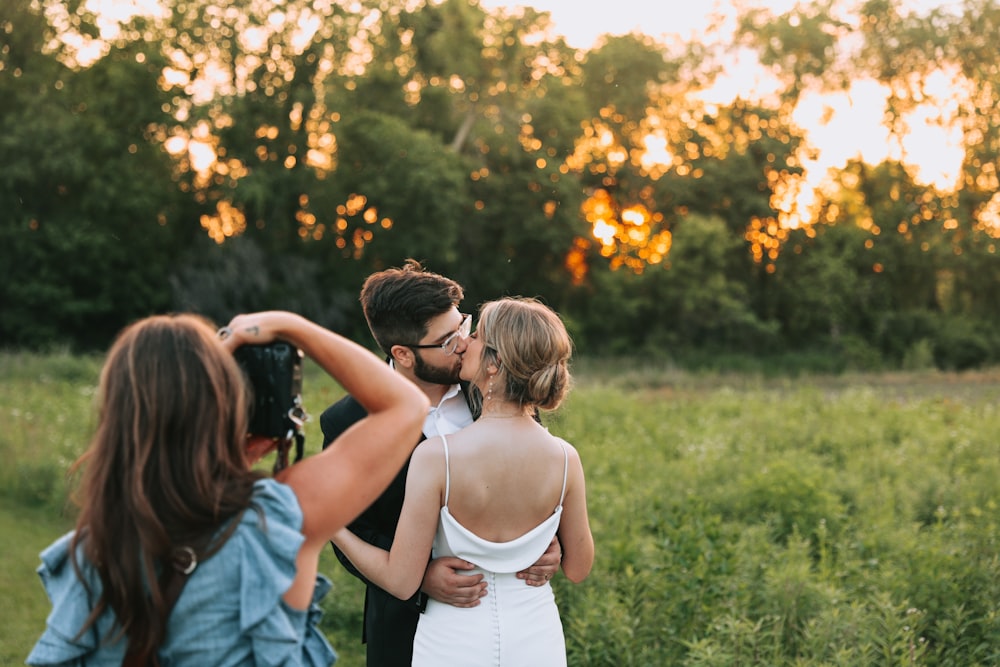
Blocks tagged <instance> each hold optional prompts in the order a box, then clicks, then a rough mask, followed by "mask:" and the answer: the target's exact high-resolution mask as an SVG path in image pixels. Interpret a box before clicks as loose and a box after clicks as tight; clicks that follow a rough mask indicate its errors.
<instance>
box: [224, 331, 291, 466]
mask: <svg viewBox="0 0 1000 667" xmlns="http://www.w3.org/2000/svg"><path fill="white" fill-rule="evenodd" d="M233 356H234V357H235V358H236V362H237V363H238V364H239V365H240V368H241V369H242V370H243V375H244V377H245V378H246V381H247V384H248V386H249V387H250V389H251V392H252V400H251V403H250V424H249V429H248V430H249V435H254V436H260V437H266V438H271V439H273V440H275V441H276V442H277V445H278V460H277V461H276V463H275V471H277V470H279V469H281V468H282V467H284V466H285V465H287V456H288V449H289V447H290V445H291V442H292V441H293V440H295V442H296V455H295V460H296V461H298V460H299V459H301V458H302V455H303V448H304V440H305V438H304V435H303V433H302V425H303V424H304V423H305V421H306V420H307V419H308V415H307V414H306V412H305V409H304V408H303V407H302V359H303V354H302V351H301V350H300V349H298V348H297V347H295V346H294V345H292V344H290V343H288V342H286V341H282V340H277V341H274V342H272V343H267V344H265V345H241V346H240V347H239V348H237V349H236V351H235V352H234V353H233ZM282 459H284V460H282Z"/></svg>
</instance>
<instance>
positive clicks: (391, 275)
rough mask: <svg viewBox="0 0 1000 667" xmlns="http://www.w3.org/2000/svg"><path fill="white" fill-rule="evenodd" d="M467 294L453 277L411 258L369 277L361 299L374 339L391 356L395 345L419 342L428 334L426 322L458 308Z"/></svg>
mask: <svg viewBox="0 0 1000 667" xmlns="http://www.w3.org/2000/svg"><path fill="white" fill-rule="evenodd" d="M464 297H465V292H464V291H463V290H462V286H461V285H459V284H458V283H456V282H455V281H454V280H452V279H451V278H445V277H444V276H442V275H439V274H437V273H432V272H430V271H427V270H426V269H424V267H423V266H421V265H420V262H418V261H416V260H414V259H408V260H406V262H404V264H403V266H401V267H399V268H392V269H386V270H384V271H379V272H377V273H373V274H372V275H370V276H368V278H367V279H366V280H365V283H364V285H362V287H361V297H360V301H361V308H362V310H363V311H364V313H365V320H367V322H368V328H369V329H370V330H371V332H372V336H373V337H374V338H375V342H376V343H378V346H379V348H381V349H382V351H383V352H384V353H385V354H387V355H388V354H390V352H389V350H390V349H392V346H393V345H416V344H417V343H419V342H420V339H421V338H423V337H424V336H425V335H427V323H428V322H429V321H430V320H431V319H433V318H434V317H436V316H438V315H440V314H442V313H445V312H447V311H448V310H449V309H450V308H452V307H457V306H458V304H459V303H461V301H462V299H463V298H464Z"/></svg>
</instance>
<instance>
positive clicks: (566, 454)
mask: <svg viewBox="0 0 1000 667" xmlns="http://www.w3.org/2000/svg"><path fill="white" fill-rule="evenodd" d="M562 446H563V488H562V493H560V494H559V504H560V505H562V504H563V499H564V498H566V478H567V477H568V476H569V449H568V448H567V445H566V443H565V442H564V443H562ZM445 451H447V450H445Z"/></svg>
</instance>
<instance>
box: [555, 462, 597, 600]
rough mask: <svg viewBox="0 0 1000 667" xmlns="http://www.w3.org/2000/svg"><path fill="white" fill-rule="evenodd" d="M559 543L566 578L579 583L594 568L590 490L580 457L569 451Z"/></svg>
mask: <svg viewBox="0 0 1000 667" xmlns="http://www.w3.org/2000/svg"><path fill="white" fill-rule="evenodd" d="M559 542H560V544H562V549H563V555H562V569H563V574H565V575H566V578H567V579H569V580H570V581H572V582H573V583H577V584H578V583H580V582H581V581H583V580H584V579H586V578H587V576H588V575H589V574H590V569H591V568H592V567H593V566H594V536H593V534H592V533H591V531H590V519H589V518H588V516H587V489H586V483H585V481H584V476H583V464H582V463H581V462H580V455H579V454H578V453H577V451H576V449H575V448H573V447H572V446H570V447H569V470H568V479H567V480H566V498H565V499H564V500H563V513H562V518H561V519H560V522H559Z"/></svg>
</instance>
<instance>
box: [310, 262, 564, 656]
mask: <svg viewBox="0 0 1000 667" xmlns="http://www.w3.org/2000/svg"><path fill="white" fill-rule="evenodd" d="M464 296H465V294H464V292H463V290H462V287H461V286H460V285H459V284H458V283H456V282H455V281H453V280H451V279H449V278H445V277H444V276H441V275H438V274H436V273H431V272H429V271H426V270H424V269H423V267H421V265H420V264H419V263H418V262H416V261H414V260H407V261H406V263H405V264H404V265H403V266H402V267H400V268H392V269H387V270H385V271H379V272H378V273H374V274H372V275H371V276H369V277H368V279H367V280H366V281H365V283H364V285H363V286H362V288H361V297H360V300H361V307H362V310H363V311H364V315H365V320H366V321H367V322H368V328H369V329H370V330H371V332H372V336H373V337H374V338H375V342H376V343H377V344H378V346H379V348H381V349H382V351H383V352H384V353H385V354H386V356H387V357H388V358H389V363H390V364H391V365H392V366H393V368H394V369H395V370H396V371H397V372H399V373H402V374H403V375H404V376H406V377H407V378H409V379H410V380H411V381H412V382H413V383H414V384H416V385H417V386H418V387H420V389H421V390H422V391H423V392H424V393H425V394H426V395H427V397H428V398H429V399H430V402H431V408H430V410H429V412H428V414H427V418H426V419H425V421H424V428H423V436H422V437H421V440H423V439H424V438H430V437H434V436H436V435H440V434H444V435H449V434H451V433H454V432H455V431H458V430H459V429H461V428H463V427H465V426H468V425H469V424H471V423H472V420H473V414H472V410H471V409H470V405H469V397H468V394H467V388H466V387H465V386H463V385H462V384H461V383H460V382H459V379H458V373H459V370H460V369H461V366H462V353H463V352H464V351H465V348H466V338H467V337H468V335H469V333H470V331H471V326H472V318H471V316H470V315H464V314H462V313H460V312H459V311H458V305H459V303H461V301H462V299H463V297H464ZM364 415H365V412H364V409H363V408H362V407H361V406H360V405H359V404H358V403H357V401H355V400H354V399H353V398H352V397H350V396H345V397H344V398H342V399H341V400H340V401H338V402H337V403H334V404H333V405H331V406H330V407H329V408H327V409H326V410H325V411H324V412H323V414H322V415H320V427H321V428H322V430H323V446H324V447H326V446H327V445H328V444H329V443H331V442H332V441H333V440H334V439H335V438H336V437H337V436H338V435H340V433H342V432H343V431H344V430H346V429H347V428H348V427H349V426H351V425H352V424H354V423H355V422H356V421H358V420H360V419H361V418H362V417H363V416H364ZM407 468H408V464H407V465H404V466H403V469H402V470H400V472H399V474H398V475H397V476H396V478H395V479H394V480H393V481H392V483H391V484H390V485H389V487H388V489H386V491H385V492H384V493H383V494H382V495H381V496H380V497H379V498H377V499H376V500H375V502H373V503H372V504H371V506H370V507H368V509H366V510H365V511H364V512H363V513H362V514H361V516H359V517H358V518H357V519H356V520H355V521H354V523H352V524H351V525H350V526H349V528H350V529H351V531H352V532H353V533H355V534H356V535H358V536H359V537H361V538H362V539H363V540H365V541H366V542H369V543H370V544H374V545H376V546H378V547H381V548H383V549H389V548H390V547H391V546H392V540H393V536H394V535H395V532H396V523H397V522H398V521H399V513H400V510H401V509H402V507H403V491H404V489H405V487H406V472H407ZM334 551H335V552H336V554H337V558H338V559H339V560H340V562H341V564H342V565H343V566H344V567H345V568H347V570H348V571H349V572H350V573H351V574H353V575H354V576H356V577H358V578H359V579H361V580H362V581H364V582H365V584H366V586H367V588H366V590H365V616H364V628H363V632H362V642H365V643H366V644H367V664H368V667H396V666H398V667H409V665H410V662H411V658H412V655H413V637H414V635H415V634H416V630H417V620H418V619H419V618H420V612H421V611H422V610H423V606H424V604H425V602H426V600H427V597H432V598H434V599H435V600H438V601H440V602H444V603H447V604H451V605H454V606H456V607H474V606H476V605H478V604H479V601H480V598H482V597H483V596H484V595H487V594H488V591H487V590H486V582H485V581H483V576H482V575H481V574H475V575H468V574H460V573H459V571H461V570H471V569H473V567H474V566H473V564H472V563H469V562H467V561H464V560H461V559H458V558H439V559H436V560H432V561H431V562H430V563H429V564H428V566H427V571H426V572H425V573H424V580H423V584H422V585H421V590H420V591H419V592H418V593H417V594H416V595H415V596H414V597H413V598H411V599H409V600H399V599H397V598H395V597H393V596H392V595H390V594H389V593H387V592H385V591H383V590H382V589H381V588H378V587H377V586H375V585H374V584H372V583H371V582H369V581H367V580H366V579H364V577H363V576H362V575H361V574H360V573H359V572H358V571H357V569H356V568H354V566H353V565H351V563H350V561H349V560H348V559H347V557H346V556H344V555H343V554H342V553H341V552H340V551H339V550H338V549H337V548H336V547H334ZM560 557H561V551H560V549H559V543H558V542H557V541H556V540H553V542H552V545H551V546H550V547H549V550H548V551H546V552H545V554H543V555H542V557H541V558H540V559H539V560H538V562H537V563H535V564H534V565H532V566H531V567H529V568H528V569H526V570H524V571H522V572H520V573H518V576H520V577H521V578H522V579H524V580H525V582H526V584H528V585H543V584H544V583H545V582H546V580H547V579H548V578H549V577H551V576H552V575H554V574H555V573H556V572H557V571H558V569H559V561H560Z"/></svg>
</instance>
